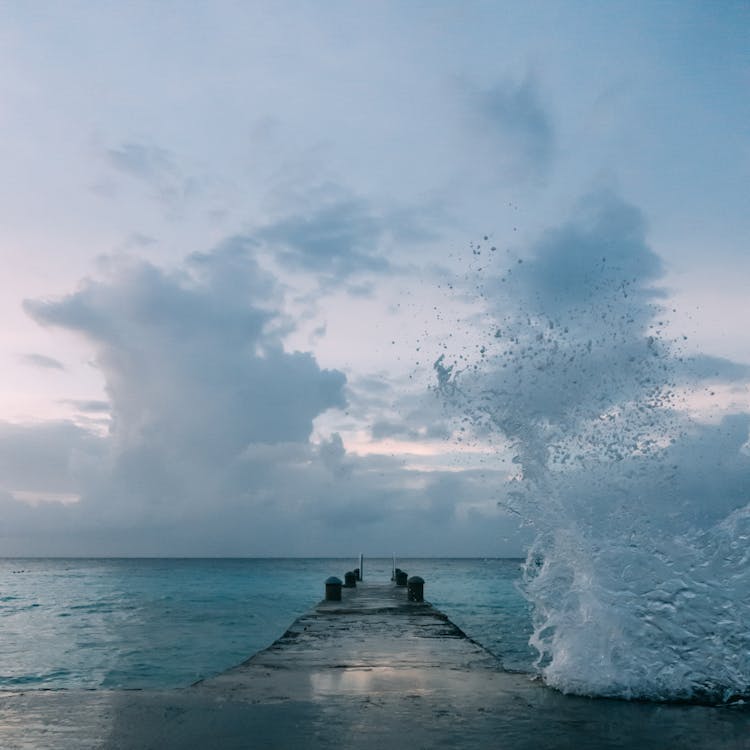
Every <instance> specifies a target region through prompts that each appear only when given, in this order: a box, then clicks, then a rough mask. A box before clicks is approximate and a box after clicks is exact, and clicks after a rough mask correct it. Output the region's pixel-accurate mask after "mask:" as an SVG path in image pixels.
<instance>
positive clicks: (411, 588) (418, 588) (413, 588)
mask: <svg viewBox="0 0 750 750" xmlns="http://www.w3.org/2000/svg"><path fill="white" fill-rule="evenodd" d="M407 599H408V600H409V601H410V602H423V601H424V578H420V577H419V576H412V577H411V578H410V579H409V581H408V589H407Z"/></svg>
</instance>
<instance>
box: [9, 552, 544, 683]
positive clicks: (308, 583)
mask: <svg viewBox="0 0 750 750" xmlns="http://www.w3.org/2000/svg"><path fill="white" fill-rule="evenodd" d="M521 563H522V561H521V560H510V559H444V558H436V559H424V558H420V559H405V558H399V559H398V560H397V564H398V566H399V567H401V568H402V569H404V570H406V571H408V573H409V574H410V575H420V576H422V578H424V579H425V598H426V599H427V600H429V601H430V602H431V603H432V604H434V605H435V606H437V607H438V608H439V609H441V610H442V611H443V612H445V613H446V614H447V615H448V616H449V617H450V618H451V619H452V620H453V621H454V622H455V623H456V624H457V625H459V626H460V627H461V628H462V629H463V630H464V631H465V632H466V633H467V634H468V635H469V636H471V637H472V638H474V639H475V640H477V641H479V642H480V643H482V644H483V645H484V646H485V647H487V648H488V649H489V650H490V651H492V652H493V653H495V654H496V655H497V656H498V657H499V658H500V659H501V661H502V663H503V665H504V667H505V668H506V669H510V670H514V671H531V670H532V669H533V662H534V658H535V651H534V650H533V649H532V648H531V647H530V646H529V645H528V643H529V637H530V636H531V634H532V624H531V615H530V610H529V606H528V604H527V602H526V600H525V599H524V597H523V596H522V595H521V593H520V591H519V588H518V584H519V581H520V578H521ZM357 565H358V558H357V559H354V558H345V559H335V558H331V559H325V558H312V559H300V558H287V559H268V558H264V559H225V558H221V559H203V558H197V559H195V558H192V559H161V558H160V559H143V558H124V559H101V558H96V559H48V558H45V559H28V558H24V559H18V558H15V559H2V560H0V638H1V639H2V649H0V689H2V690H33V689H58V688H87V689H89V688H125V689H133V688H176V687H185V686H188V685H190V684H192V683H193V682H195V681H197V680H200V679H202V678H204V677H209V676H211V675H215V674H218V673H220V672H222V671H224V670H226V669H228V668H230V667H232V666H235V665H236V664H238V663H240V662H242V661H243V660H245V659H247V658H248V657H249V656H251V655H252V654H254V653H256V652H257V651H259V650H261V649H263V648H265V647H266V646H268V645H269V644H271V643H272V642H273V641H274V640H276V638H278V637H279V636H281V635H282V634H283V633H284V631H285V630H286V628H287V627H288V625H289V624H290V623H291V622H292V621H293V620H294V619H295V618H297V617H298V616H299V615H301V614H302V613H304V612H305V611H306V610H308V609H309V608H310V607H312V606H313V605H314V604H315V603H316V602H318V601H319V600H320V599H322V598H323V594H324V581H325V579H326V578H327V577H328V576H330V575H338V576H339V577H341V578H343V575H344V573H345V572H346V571H347V570H351V569H353V568H354V567H356V566H357ZM363 567H364V577H365V579H366V580H372V581H388V580H389V579H390V574H391V568H392V559H391V558H387V559H384V558H367V557H365V561H364V566H363Z"/></svg>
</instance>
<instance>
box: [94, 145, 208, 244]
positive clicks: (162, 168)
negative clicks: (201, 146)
mask: <svg viewBox="0 0 750 750" xmlns="http://www.w3.org/2000/svg"><path fill="white" fill-rule="evenodd" d="M105 157H106V160H107V162H108V163H109V165H110V166H111V167H112V168H113V169H114V170H115V171H116V172H117V173H119V174H120V175H124V176H126V177H129V178H131V179H133V180H137V181H138V182H139V183H141V184H143V185H146V186H147V187H148V188H149V189H150V190H151V191H152V193H153V195H154V196H155V197H156V199H157V200H158V201H159V202H160V203H162V204H163V206H164V207H165V208H166V209H167V210H168V211H169V212H170V213H171V214H174V213H175V212H176V211H177V210H178V209H179V208H180V207H181V206H182V204H183V203H184V202H185V200H186V199H187V198H189V197H190V196H191V195H192V194H193V193H195V192H196V191H197V190H199V188H200V182H199V180H197V179H196V178H195V177H191V176H188V175H186V174H184V172H183V170H182V169H181V168H180V166H179V164H178V161H177V158H176V157H175V155H174V154H173V153H172V152H171V151H169V150H167V149H165V148H161V147H159V146H154V145H149V144H144V143H137V142H132V141H131V142H127V143H123V144H121V145H120V146H117V147H116V148H110V149H107V150H106V151H105ZM113 189H114V188H113V186H112V185H109V184H108V183H106V182H105V183H103V184H100V185H99V186H98V187H97V188H96V191H97V192H98V193H99V194H101V195H103V196H105V197H106V196H108V195H111V194H112V192H113ZM129 241H130V242H132V244H135V245H148V244H152V242H153V239H152V238H150V237H147V236H145V235H142V234H139V233H135V234H133V235H131V237H130V240H129Z"/></svg>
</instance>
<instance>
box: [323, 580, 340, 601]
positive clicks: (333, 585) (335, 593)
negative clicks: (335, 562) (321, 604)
mask: <svg viewBox="0 0 750 750" xmlns="http://www.w3.org/2000/svg"><path fill="white" fill-rule="evenodd" d="M326 601H327V602H340V601H341V579H340V578H336V576H331V577H330V578H326Z"/></svg>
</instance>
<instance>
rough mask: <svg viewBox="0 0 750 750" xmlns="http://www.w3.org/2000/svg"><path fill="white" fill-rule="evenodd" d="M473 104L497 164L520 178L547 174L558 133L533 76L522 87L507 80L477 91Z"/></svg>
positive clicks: (474, 93) (474, 111)
mask: <svg viewBox="0 0 750 750" xmlns="http://www.w3.org/2000/svg"><path fill="white" fill-rule="evenodd" d="M470 103H471V109H472V111H473V113H474V115H475V116H476V117H477V125H478V128H479V130H480V132H482V133H483V134H484V136H485V138H486V139H487V142H488V144H489V145H490V147H491V149H492V151H493V152H494V161H495V163H496V164H498V165H500V166H501V167H503V168H505V169H506V170H509V171H510V172H512V173H513V174H514V175H515V176H519V177H523V176H527V175H530V176H534V177H540V176H543V175H544V174H546V173H547V171H548V169H549V168H550V165H551V163H552V159H553V156H554V151H555V131H554V127H553V124H552V118H551V116H550V114H549V112H548V111H547V109H546V107H545V105H544V103H543V101H542V97H541V95H540V92H539V89H538V86H537V84H536V81H535V80H534V79H533V78H532V77H531V76H527V77H526V79H525V80H523V81H521V82H520V83H517V82H514V81H510V80H505V81H500V82H499V83H497V84H496V85H495V86H493V87H492V88H490V89H487V90H484V91H474V92H473V93H472V94H471V98H470Z"/></svg>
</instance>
